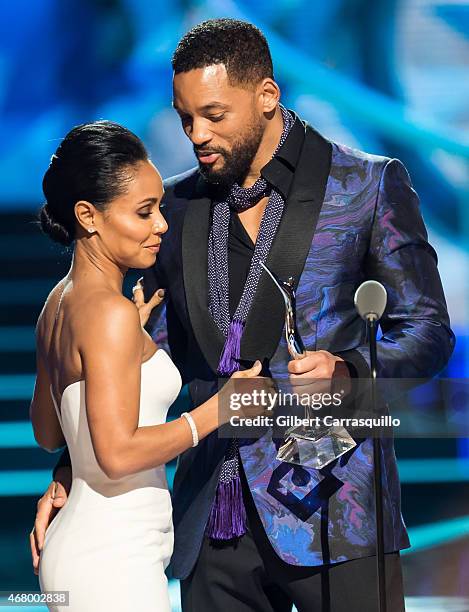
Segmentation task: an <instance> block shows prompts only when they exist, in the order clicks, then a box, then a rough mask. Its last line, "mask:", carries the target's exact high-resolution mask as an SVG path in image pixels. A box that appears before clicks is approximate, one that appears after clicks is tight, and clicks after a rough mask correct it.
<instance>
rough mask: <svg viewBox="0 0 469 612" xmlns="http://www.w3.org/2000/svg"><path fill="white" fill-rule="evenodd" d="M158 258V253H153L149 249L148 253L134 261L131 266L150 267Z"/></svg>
mask: <svg viewBox="0 0 469 612" xmlns="http://www.w3.org/2000/svg"><path fill="white" fill-rule="evenodd" d="M157 258H158V253H152V252H151V251H148V253H146V254H144V255H143V256H142V257H139V258H138V259H136V260H135V262H133V263H132V265H131V266H130V267H132V268H134V269H136V270H139V269H144V268H150V267H151V266H153V265H154V263H155V261H156V260H157Z"/></svg>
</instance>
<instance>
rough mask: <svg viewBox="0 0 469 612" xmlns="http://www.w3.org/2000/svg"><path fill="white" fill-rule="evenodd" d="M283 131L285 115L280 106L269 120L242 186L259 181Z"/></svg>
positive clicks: (249, 185) (248, 185)
mask: <svg viewBox="0 0 469 612" xmlns="http://www.w3.org/2000/svg"><path fill="white" fill-rule="evenodd" d="M282 131H283V117H282V111H281V110H280V106H277V108H276V109H275V113H274V116H273V117H272V119H270V120H269V123H268V124H267V127H266V129H265V131H264V135H263V137H262V140H261V144H260V145H259V149H258V151H257V153H256V156H255V158H254V160H253V162H252V164H251V167H250V169H249V172H248V174H247V176H246V178H245V179H244V181H243V184H242V185H241V187H251V185H254V183H255V182H256V181H257V179H258V178H259V176H260V174H261V170H262V168H263V167H264V166H265V165H266V164H267V163H268V162H269V161H270V160H271V159H272V156H273V154H274V152H275V149H276V148H277V147H278V143H279V142H280V138H281V136H282Z"/></svg>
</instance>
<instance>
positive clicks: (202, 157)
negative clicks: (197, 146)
mask: <svg viewBox="0 0 469 612" xmlns="http://www.w3.org/2000/svg"><path fill="white" fill-rule="evenodd" d="M219 157H220V153H210V152H209V151H207V152H205V151H203V152H202V151H199V152H198V153H197V158H198V160H199V161H200V163H201V164H213V163H214V162H216V161H217V159H218V158H219Z"/></svg>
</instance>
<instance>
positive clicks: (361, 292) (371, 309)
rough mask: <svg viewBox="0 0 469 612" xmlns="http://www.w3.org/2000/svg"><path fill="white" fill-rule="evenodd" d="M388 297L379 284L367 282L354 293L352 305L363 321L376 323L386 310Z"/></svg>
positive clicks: (372, 281)
mask: <svg viewBox="0 0 469 612" xmlns="http://www.w3.org/2000/svg"><path fill="white" fill-rule="evenodd" d="M387 299H388V295H387V293H386V289H385V288H384V287H383V285H382V284H381V283H378V281H374V280H367V281H365V282H364V283H362V284H361V285H360V287H358V289H357V290H356V291H355V297H354V300H353V302H354V304H355V308H356V309H357V311H358V314H359V315H360V316H361V318H362V319H365V321H369V320H374V321H378V320H379V319H381V316H382V314H383V312H384V309H385V308H386V302H387Z"/></svg>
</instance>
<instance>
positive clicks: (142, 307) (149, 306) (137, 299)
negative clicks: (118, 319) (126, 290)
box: [132, 276, 164, 327]
mask: <svg viewBox="0 0 469 612" xmlns="http://www.w3.org/2000/svg"><path fill="white" fill-rule="evenodd" d="M132 293H133V301H134V304H135V306H137V310H138V314H139V315H140V323H141V325H142V327H144V326H145V325H146V323H147V321H148V319H149V318H150V314H151V311H152V310H153V308H156V306H159V305H160V304H161V302H162V301H163V300H164V289H157V290H156V291H155V293H154V294H153V295H152V296H151V298H150V299H149V300H148V302H145V296H144V294H143V276H142V277H141V278H139V279H138V281H137V282H136V284H135V286H134V287H133V288H132Z"/></svg>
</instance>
